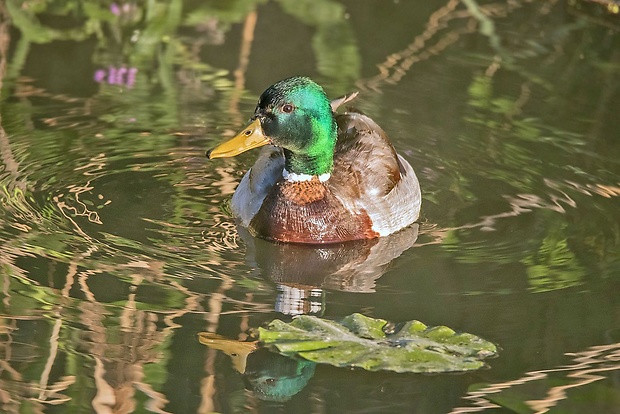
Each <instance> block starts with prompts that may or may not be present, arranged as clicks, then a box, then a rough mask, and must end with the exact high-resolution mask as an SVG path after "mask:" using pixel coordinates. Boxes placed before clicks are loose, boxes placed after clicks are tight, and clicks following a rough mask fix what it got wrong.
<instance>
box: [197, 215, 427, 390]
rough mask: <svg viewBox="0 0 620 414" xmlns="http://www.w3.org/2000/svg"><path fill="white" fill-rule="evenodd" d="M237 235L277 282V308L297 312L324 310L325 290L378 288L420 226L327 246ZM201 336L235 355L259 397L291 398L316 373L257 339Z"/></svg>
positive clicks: (250, 262)
mask: <svg viewBox="0 0 620 414" xmlns="http://www.w3.org/2000/svg"><path fill="white" fill-rule="evenodd" d="M239 233H240V235H241V237H242V238H243V240H244V241H245V243H246V245H247V254H246V262H247V263H248V265H250V266H252V267H254V268H255V269H257V272H260V274H261V276H262V277H264V278H267V279H270V280H272V281H274V282H275V283H276V286H277V289H278V295H277V298H276V303H275V310H276V311H277V312H280V313H283V314H286V315H290V316H295V315H300V314H321V313H322V312H323V310H324V307H325V294H324V290H325V289H330V290H339V291H345V292H358V293H372V292H374V291H375V284H376V281H377V279H379V278H380V277H381V276H382V275H383V274H384V273H385V271H386V270H387V267H388V265H389V264H390V263H391V262H392V260H394V259H396V258H397V257H398V256H400V255H401V254H402V253H403V252H404V251H405V250H407V249H409V248H410V247H411V246H413V244H414V243H415V241H416V239H417V237H418V224H414V225H412V226H410V227H408V228H406V229H404V230H402V231H400V232H398V233H396V234H392V235H390V236H388V237H382V238H378V239H373V240H360V241H356V242H347V243H342V244H330V245H325V246H311V245H295V244H283V243H272V242H268V241H265V240H262V239H258V238H255V237H252V236H251V235H250V234H249V233H248V232H247V230H245V229H243V228H239ZM199 339H200V342H201V343H203V344H204V345H207V346H208V347H210V348H212V349H217V350H220V351H223V352H224V353H226V354H227V355H228V356H229V357H231V359H232V363H233V366H234V368H235V369H236V370H237V371H238V372H239V373H241V374H242V375H243V378H244V383H245V386H246V388H247V389H250V390H252V392H253V394H254V395H255V396H256V397H257V398H259V399H261V400H267V401H278V402H283V401H287V400H289V399H290V398H292V397H293V396H294V395H295V394H297V393H299V392H300V391H301V390H302V389H303V388H304V387H305V386H306V384H307V383H308V381H309V380H310V379H311V378H312V376H313V375H314V371H315V365H316V364H315V363H313V362H310V361H306V360H301V359H295V358H289V357H285V356H282V355H278V354H275V353H272V352H271V351H269V350H267V349H265V348H261V347H260V346H259V345H258V343H257V342H240V341H237V340H234V339H228V338H225V337H222V336H220V335H217V334H214V333H209V332H202V333H200V334H199Z"/></svg>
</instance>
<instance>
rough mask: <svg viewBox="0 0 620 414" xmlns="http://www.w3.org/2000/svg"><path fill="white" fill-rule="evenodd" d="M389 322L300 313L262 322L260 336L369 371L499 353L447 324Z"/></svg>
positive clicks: (451, 363)
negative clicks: (338, 319)
mask: <svg viewBox="0 0 620 414" xmlns="http://www.w3.org/2000/svg"><path fill="white" fill-rule="evenodd" d="M388 326H390V325H388V323H387V321H385V320H382V319H373V318H369V317H366V316H364V315H361V314H359V313H354V314H353V315H350V316H347V317H346V318H345V319H344V320H343V321H342V322H340V323H338V322H334V321H330V320H325V319H321V318H318V317H315V316H309V315H301V316H299V317H297V318H295V319H294V320H293V321H292V322H291V323H285V322H282V321H281V320H278V319H276V320H274V321H273V322H271V323H270V324H269V326H268V327H267V328H266V329H264V328H259V337H260V341H261V342H263V343H264V344H265V345H266V346H269V347H271V348H272V349H275V350H277V351H278V352H279V353H281V354H283V355H286V356H299V357H302V358H304V359H307V360H309V361H312V362H316V363H322V364H330V365H334V366H337V367H357V368H363V369H366V370H368V371H379V370H387V371H395V372H450V371H470V370H475V369H479V368H481V367H483V366H484V365H485V364H484V362H483V359H484V358H487V357H490V356H493V355H495V354H496V353H497V348H496V347H495V345H494V344H492V343H491V342H488V341H485V340H484V339H482V338H479V337H477V336H475V335H472V334H468V333H456V332H454V331H453V330H452V329H450V328H448V327H446V326H438V327H434V328H432V327H428V326H426V325H425V324H423V323H422V322H419V321H415V320H414V321H409V322H406V323H405V324H404V325H402V327H401V328H400V329H398V330H395V331H394V332H390V331H388V329H387V328H388Z"/></svg>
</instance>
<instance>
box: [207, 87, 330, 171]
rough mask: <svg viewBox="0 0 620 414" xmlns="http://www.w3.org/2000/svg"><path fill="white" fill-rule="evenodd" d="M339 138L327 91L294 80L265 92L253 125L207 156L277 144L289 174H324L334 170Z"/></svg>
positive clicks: (222, 155) (221, 155)
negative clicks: (336, 146)
mask: <svg viewBox="0 0 620 414" xmlns="http://www.w3.org/2000/svg"><path fill="white" fill-rule="evenodd" d="M336 136H337V126H336V121H335V120H334V117H333V114H332V109H331V106H330V102H329V99H328V98H327V95H326V94H325V92H324V91H323V88H321V87H320V86H319V85H317V84H316V83H315V82H313V81H312V80H310V79H309V78H305V77H292V78H288V79H284V80H281V81H279V82H277V83H275V84H273V85H272V86H270V87H269V88H268V89H267V90H266V91H265V92H263V94H262V95H261V96H260V99H259V100H258V105H257V106H256V110H255V111H254V116H253V117H252V122H251V123H250V125H248V127H247V128H245V129H244V130H243V131H242V132H241V133H240V134H239V135H237V136H236V137H234V138H233V139H232V140H230V141H228V142H225V143H223V144H221V145H220V146H218V147H216V148H214V149H213V150H211V151H209V152H208V153H207V155H208V156H209V158H219V157H231V156H234V155H237V154H240V153H242V152H244V151H247V150H249V149H252V148H256V147H259V146H262V145H265V144H273V145H275V146H277V147H281V148H283V149H284V157H285V168H286V170H287V171H288V172H289V173H294V174H307V175H322V174H327V173H329V172H331V170H332V166H333V156H334V145H335V144H336Z"/></svg>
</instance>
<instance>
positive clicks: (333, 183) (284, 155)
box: [207, 76, 421, 244]
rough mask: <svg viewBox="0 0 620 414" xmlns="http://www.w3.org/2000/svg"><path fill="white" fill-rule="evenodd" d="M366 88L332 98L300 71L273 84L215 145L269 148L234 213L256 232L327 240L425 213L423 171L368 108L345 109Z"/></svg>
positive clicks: (236, 150)
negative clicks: (240, 124)
mask: <svg viewBox="0 0 620 414" xmlns="http://www.w3.org/2000/svg"><path fill="white" fill-rule="evenodd" d="M356 95H357V93H355V94H352V95H349V96H345V97H342V98H339V99H336V100H334V101H332V102H330V101H329V99H328V98H327V95H326V94H325V91H324V90H323V88H321V86H319V85H318V84H316V83H315V82H314V81H312V80H311V79H309V78H306V77H299V76H296V77H292V78H287V79H284V80H281V81H279V82H277V83H275V84H273V85H272V86H270V87H269V88H268V89H267V90H266V91H265V92H263V94H262V95H261V96H260V98H259V100H258V105H257V106H256V110H255V111H254V116H253V117H252V118H251V120H250V124H249V125H248V126H247V127H246V128H245V129H243V131H241V132H240V133H239V134H238V135H237V136H235V137H234V138H232V139H231V140H229V141H227V142H224V143H222V144H220V145H219V146H217V147H216V148H214V149H212V150H210V151H208V152H207V157H208V158H221V157H232V156H235V155H238V154H240V153H242V152H244V151H247V150H249V149H252V148H257V147H261V146H266V147H264V148H263V149H262V151H261V154H260V155H259V157H258V159H257V161H256V163H255V164H254V166H252V168H250V170H248V172H247V173H246V174H245V176H244V177H243V179H242V180H241V183H240V184H239V186H238V187H237V190H236V191H235V193H234V195H233V197H232V201H231V207H232V213H233V214H234V216H235V217H237V218H238V220H239V221H240V223H241V225H243V226H244V227H247V228H248V230H249V231H250V233H251V234H252V235H254V236H257V237H261V238H264V239H268V240H273V241H279V242H290V243H305V244H324V243H339V242H346V241H350V240H359V239H372V238H375V237H381V236H386V235H388V234H391V233H394V232H396V231H398V230H401V229H403V228H404V227H406V226H409V225H410V224H411V223H413V222H415V220H417V218H418V215H419V213H420V204H421V195H420V185H419V183H418V179H417V177H416V175H415V173H414V172H413V169H412V168H411V165H409V163H408V162H407V161H406V160H405V159H404V158H402V157H401V156H400V155H398V154H397V153H396V151H395V150H394V147H393V146H392V144H391V143H390V141H389V139H388V137H387V135H386V134H385V132H383V130H382V129H381V128H380V127H379V126H378V125H377V124H376V123H375V122H374V121H373V120H372V119H370V118H369V117H367V116H366V115H363V114H361V113H358V112H354V111H349V112H344V113H339V114H337V113H335V111H336V109H337V108H338V107H339V106H340V105H342V104H344V103H345V102H348V101H350V100H351V99H353V98H354V97H355V96H356Z"/></svg>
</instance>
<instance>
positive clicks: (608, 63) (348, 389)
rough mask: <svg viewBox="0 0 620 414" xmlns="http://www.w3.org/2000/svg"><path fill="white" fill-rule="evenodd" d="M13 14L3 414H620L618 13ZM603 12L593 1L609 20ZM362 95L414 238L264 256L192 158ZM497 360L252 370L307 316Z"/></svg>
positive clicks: (170, 5) (569, 9)
mask: <svg viewBox="0 0 620 414" xmlns="http://www.w3.org/2000/svg"><path fill="white" fill-rule="evenodd" d="M600 3H601V2H589V1H586V0H583V1H577V0H573V1H557V0H548V1H526V0H515V1H507V2H503V1H499V2H488V1H479V2H478V3H476V2H475V1H473V0H467V1H465V0H463V1H461V2H460V1H453V0H448V1H446V0H442V1H435V0H432V1H430V0H427V1H424V2H404V1H394V2H391V1H390V2H387V1H385V0H367V1H364V2H358V1H353V0H347V1H333V0H324V1H312V2H310V1H293V0H279V1H271V2H270V1H252V0H245V1H242V0H239V1H204V2H190V1H186V2H181V1H178V0H176V1H175V0H173V1H171V2H163V1H151V2H144V3H142V2H136V3H134V2H127V3H108V4H103V3H100V2H89V1H85V2H79V3H78V2H67V3H66V4H64V3H62V2H52V1H49V2H47V1H39V2H18V1H16V0H8V1H7V2H6V3H4V4H0V22H1V24H0V26H1V27H0V53H1V54H2V55H1V58H2V60H1V62H0V82H1V86H2V92H1V93H2V96H1V102H0V103H1V107H0V148H1V159H0V203H1V208H0V246H2V247H1V249H0V284H1V289H0V290H1V293H0V297H1V299H2V300H1V302H0V411H2V412H7V413H17V412H49V413H65V412H72V413H74V412H76V413H77V412H98V413H108V412H110V413H111V412H118V413H129V412H171V413H194V412H200V413H209V412H222V413H228V412H265V413H271V412H283V413H285V412H298V413H302V412H308V413H322V412H332V413H344V412H355V413H360V412H364V413H385V412H407V413H412V412H414V413H448V412H452V413H464V412H482V411H492V412H515V413H533V412H548V411H550V412H586V411H587V412H601V413H602V412H605V413H612V412H616V413H618V412H620V363H619V362H618V361H619V358H620V295H618V291H619V289H620V214H619V213H620V203H619V202H618V196H620V178H619V177H620V161H619V160H620V139H619V135H620V133H619V131H620V117H619V116H618V108H620V33H619V31H620V17H619V16H618V13H617V10H616V9H614V8H613V7H612V6H613V4H614V2H613V1H610V2H609V3H610V6H609V8H605V7H603V6H601V4H600ZM603 3H604V2H603ZM297 74H302V75H308V76H311V77H312V78H314V79H315V80H316V81H318V82H319V83H320V84H322V85H323V86H324V87H325V89H326V91H327V93H328V95H330V96H331V97H336V96H339V95H342V94H344V93H347V92H351V91H354V90H358V91H360V96H359V97H358V98H357V99H356V101H354V103H353V104H354V105H355V107H356V108H358V109H360V110H362V111H363V112H364V113H366V114H368V115H369V116H371V117H372V118H373V119H375V120H376V121H377V122H378V123H379V124H380V125H381V126H382V127H383V128H384V129H385V130H386V132H387V133H388V135H390V137H391V139H392V141H393V143H394V145H395V147H396V149H397V150H398V151H399V152H400V153H401V154H402V155H403V156H404V157H405V158H406V159H407V160H408V161H409V162H410V163H411V164H412V166H413V167H414V169H415V170H416V171H417V174H418V177H419V179H420V183H421V186H422V191H423V205H422V216H421V218H420V222H419V224H417V225H415V226H413V227H412V228H410V229H408V230H407V231H406V232H403V233H398V234H397V235H395V236H394V237H392V238H389V239H386V240H382V241H381V243H380V244H374V243H361V244H351V245H347V246H332V247H324V248H300V247H295V246H279V245H274V244H271V243H268V242H264V241H260V240H255V239H253V238H252V237H251V236H248V235H247V234H245V233H244V232H243V231H242V229H237V227H236V225H235V222H234V220H233V218H232V217H231V214H230V212H229V207H228V202H229V200H230V197H231V195H232V193H233V192H234V190H235V187H236V185H237V183H238V182H239V180H240V179H241V177H242V175H243V174H244V172H245V171H246V170H247V169H248V168H249V167H250V166H251V165H252V163H253V161H254V159H255V157H256V152H248V153H246V154H243V155H241V156H239V157H236V158H230V159H222V160H213V161H209V160H207V159H206V158H205V156H204V153H205V150H206V149H208V148H211V147H213V146H214V145H216V144H217V143H219V142H221V141H222V140H224V139H226V138H228V137H230V136H231V135H232V134H233V133H234V132H236V131H238V130H239V129H240V128H242V127H243V126H244V123H245V122H246V121H247V119H248V118H249V117H250V116H251V114H252V112H253V110H254V106H255V104H256V100H257V98H258V96H259V95H260V93H261V92H262V91H263V90H264V89H265V88H266V87H267V86H269V85H270V84H272V83H273V82H275V81H277V80H279V79H281V78H284V77H287V76H291V75H297ZM354 312H360V313H363V314H364V315H367V316H371V317H377V318H383V319H387V320H390V321H394V322H401V321H407V320H412V319H417V320H420V321H422V322H424V323H426V324H428V325H446V326H449V327H451V328H453V329H455V330H457V331H464V332H470V333H473V334H475V335H479V336H481V337H483V338H485V339H487V340H489V341H492V342H494V343H495V344H497V345H498V346H499V347H500V352H499V355H498V357H497V358H494V359H491V360H489V361H487V362H488V367H487V368H486V369H483V370H480V371H476V372H473V373H467V374H461V375H455V374H437V375H432V376H431V375H423V374H396V373H390V372H375V373H371V372H365V371H362V370H351V369H343V368H335V367H329V366H322V365H318V366H316V367H314V366H312V367H308V366H304V365H299V363H295V362H293V363H292V366H291V362H290V361H289V360H286V359H284V360H282V359H278V358H276V357H275V356H273V355H271V354H268V355H264V354H261V353H257V354H256V355H255V356H252V358H251V359H250V358H248V361H247V366H246V367H245V370H242V371H244V372H243V373H240V372H239V369H235V368H236V367H237V368H239V367H238V365H236V362H238V360H235V359H234V358H232V359H231V358H230V357H229V356H228V355H227V354H226V353H225V352H222V351H219V350H216V349H213V348H209V347H207V346H205V345H202V344H201V343H200V342H199V340H198V334H199V333H201V332H211V333H217V334H219V335H222V336H224V337H226V338H230V339H237V340H245V339H248V338H249V337H250V336H251V334H252V332H253V331H255V330H256V329H257V328H258V327H260V326H265V324H267V323H269V322H270V321H272V320H274V319H282V320H286V321H288V320H290V319H291V317H292V316H294V315H296V314H300V313H309V314H314V315H319V316H321V317H323V318H328V319H335V320H338V319H340V318H342V317H344V316H346V315H349V314H351V313H354Z"/></svg>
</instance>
